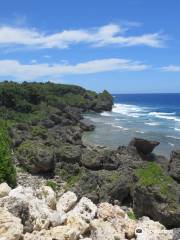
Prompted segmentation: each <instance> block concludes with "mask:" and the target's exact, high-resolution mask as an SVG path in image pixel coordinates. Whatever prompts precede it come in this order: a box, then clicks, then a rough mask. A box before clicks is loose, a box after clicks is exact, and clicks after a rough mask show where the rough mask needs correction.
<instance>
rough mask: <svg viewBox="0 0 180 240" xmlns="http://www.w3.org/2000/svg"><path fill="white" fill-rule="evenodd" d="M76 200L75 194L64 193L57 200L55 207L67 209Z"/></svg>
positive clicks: (65, 210)
mask: <svg viewBox="0 0 180 240" xmlns="http://www.w3.org/2000/svg"><path fill="white" fill-rule="evenodd" d="M76 202H77V196H76V194H75V193H73V192H70V191H68V192H66V193H64V194H63V195H62V196H61V197H60V198H59V200H58V202H57V205H56V208H57V210H58V211H59V210H63V211H64V212H67V211H69V210H70V209H71V208H72V207H73V206H74V205H75V203H76Z"/></svg>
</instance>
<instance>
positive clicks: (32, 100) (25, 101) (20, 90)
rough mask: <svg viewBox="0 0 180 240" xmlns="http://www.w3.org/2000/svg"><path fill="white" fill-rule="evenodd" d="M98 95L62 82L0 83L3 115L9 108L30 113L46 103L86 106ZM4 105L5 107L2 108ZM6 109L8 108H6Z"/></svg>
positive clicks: (48, 104) (54, 105)
mask: <svg viewBox="0 0 180 240" xmlns="http://www.w3.org/2000/svg"><path fill="white" fill-rule="evenodd" d="M97 96H98V95H97V94H96V93H95V92H91V91H86V90H85V89H83V88H81V87H79V86H74V85H64V84H54V83H50V82H47V83H27V82H24V83H22V84H18V83H15V82H7V81H6V82H2V83H0V107H1V111H3V110H6V111H5V112H4V117H7V116H6V113H7V112H8V113H9V110H11V111H12V110H14V111H16V112H20V113H32V112H34V111H36V110H38V108H37V106H39V105H40V104H42V103H46V105H47V106H53V107H57V108H58V107H60V108H62V107H65V106H66V105H67V104H68V105H70V106H76V107H87V105H89V104H90V101H91V100H92V98H96V97H97ZM2 107H5V108H2ZM7 109H8V110H7Z"/></svg>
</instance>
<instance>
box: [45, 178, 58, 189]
mask: <svg viewBox="0 0 180 240" xmlns="http://www.w3.org/2000/svg"><path fill="white" fill-rule="evenodd" d="M46 186H48V187H51V188H52V189H53V190H54V191H57V189H58V185H57V183H56V182H54V181H51V180H48V181H47V182H46Z"/></svg>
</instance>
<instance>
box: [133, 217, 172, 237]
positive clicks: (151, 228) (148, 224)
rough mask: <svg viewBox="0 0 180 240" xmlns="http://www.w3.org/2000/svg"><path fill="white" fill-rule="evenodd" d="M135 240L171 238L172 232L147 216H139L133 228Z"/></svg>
mask: <svg viewBox="0 0 180 240" xmlns="http://www.w3.org/2000/svg"><path fill="white" fill-rule="evenodd" d="M135 235H136V239H137V240H144V239H146V240H161V239H162V240H172V239H173V232H172V231H171V230H166V228H165V227H164V226H163V225H162V224H160V223H159V222H154V221H152V220H150V219H149V218H148V217H143V218H141V219H140V220H139V221H138V223H137V228H136V230H135Z"/></svg>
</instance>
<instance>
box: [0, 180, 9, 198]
mask: <svg viewBox="0 0 180 240" xmlns="http://www.w3.org/2000/svg"><path fill="white" fill-rule="evenodd" d="M10 191H11V188H10V187H9V186H8V184H7V183H5V182H4V183H1V184H0V198H2V197H5V196H8V194H9V192H10Z"/></svg>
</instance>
